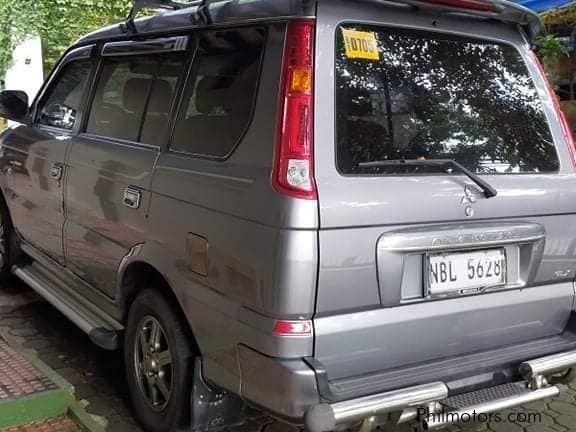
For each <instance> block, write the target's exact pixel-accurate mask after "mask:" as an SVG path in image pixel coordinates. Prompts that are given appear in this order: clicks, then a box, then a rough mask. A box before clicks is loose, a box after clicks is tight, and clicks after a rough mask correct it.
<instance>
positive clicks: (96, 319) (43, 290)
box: [12, 263, 123, 350]
mask: <svg viewBox="0 0 576 432" xmlns="http://www.w3.org/2000/svg"><path fill="white" fill-rule="evenodd" d="M46 271H47V270H44V269H43V268H41V265H40V264H36V263H33V264H28V265H26V266H24V267H17V266H15V267H14V268H13V269H12V272H13V273H14V275H15V276H17V277H18V278H19V279H21V280H22V281H23V282H25V283H26V284H28V285H29V286H30V287H31V288H32V289H33V290H34V291H36V292H37V293H38V294H40V295H41V296H42V297H43V298H44V299H45V300H46V301H48V302H49V303H51V304H52V305H53V306H54V307H55V308H56V309H58V310H59V311H60V312H61V313H62V314H63V315H64V316H66V317H67V318H68V319H69V320H70V321H72V322H73V323H74V324H76V325H77V326H78V327H79V328H80V329H81V330H82V331H84V332H85V333H86V334H87V335H88V336H89V337H90V339H91V340H92V342H93V343H94V344H96V345H98V346H100V347H101V348H103V349H106V350H115V349H117V348H118V347H119V344H120V336H119V333H120V332H121V331H122V330H123V326H122V324H120V323H119V322H118V321H116V320H115V319H113V318H112V317H110V316H108V315H106V314H105V313H104V312H102V311H101V310H99V309H97V308H95V307H94V306H93V305H92V304H90V303H88V302H87V301H85V300H84V299H82V297H81V296H79V295H77V294H75V293H74V292H72V291H71V290H69V289H67V288H66V287H64V286H60V284H59V283H57V282H56V280H55V279H54V278H51V277H47V275H45V274H44V273H46Z"/></svg>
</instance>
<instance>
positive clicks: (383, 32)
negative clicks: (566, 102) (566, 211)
mask: <svg viewBox="0 0 576 432" xmlns="http://www.w3.org/2000/svg"><path fill="white" fill-rule="evenodd" d="M336 50H337V53H336V58H337V60H336V84H337V95H336V96H337V97H336V99H337V100H336V104H337V109H336V111H337V147H338V150H337V153H338V168H339V170H340V172H342V173H343V174H373V175H385V174H416V173H423V174H426V173H433V172H435V171H438V169H439V168H438V165H436V166H428V165H426V164H418V165H416V166H415V165H410V164H408V165H406V164H404V165H403V164H402V163H401V161H402V160H423V161H424V160H429V159H452V160H455V161H457V162H459V163H460V164H462V165H464V166H465V167H466V168H468V169H469V170H471V171H473V172H475V173H481V174H498V173H501V174H505V173H546V172H555V171H557V170H558V168H559V162H558V156H557V154H556V151H555V147H554V143H553V140H552V135H551V133H550V128H549V126H548V123H547V121H546V117H545V114H544V112H543V109H542V103H541V101H540V99H539V98H538V94H537V91H536V88H535V85H534V83H533V82H532V79H531V77H530V74H529V72H528V69H527V68H526V65H525V63H524V61H523V59H522V57H521V55H520V53H519V52H518V51H517V49H516V48H514V47H512V46H510V45H507V44H499V43H494V42H489V41H482V40H477V39H467V38H462V37H454V36H451V35H443V34H438V33H432V32H419V31H412V30H410V31H404V30H396V29H394V30H393V29H384V28H382V27H375V26H368V25H365V26H364V25H356V24H355V25H353V26H352V25H350V26H343V27H341V28H340V29H339V31H338V38H337V48H336ZM394 161H400V162H399V163H398V164H396V163H395V162H394ZM378 162H381V163H380V164H378Z"/></svg>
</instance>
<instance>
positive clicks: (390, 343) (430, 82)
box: [0, 0, 576, 432]
mask: <svg viewBox="0 0 576 432" xmlns="http://www.w3.org/2000/svg"><path fill="white" fill-rule="evenodd" d="M144 7H150V8H161V9H165V10H163V11H162V12H161V13H159V14H156V15H153V16H150V15H146V16H144V17H140V18H136V17H135V15H136V13H137V12H138V11H139V10H140V9H142V8H144ZM540 30H541V24H540V21H539V19H538V17H537V16H536V15H535V14H533V13H532V12H530V11H529V10H527V9H525V8H523V7H522V6H518V5H517V4H514V3H511V2H508V1H505V0H249V1H244V0H212V1H208V0H199V1H194V2H189V3H176V2H173V1H168V0H154V1H152V0H146V1H143V0H136V1H135V4H134V10H133V13H132V14H131V16H130V17H129V19H128V20H127V21H126V22H124V23H121V24H119V25H115V26H112V27H108V28H105V29H102V30H99V31H96V32H95V33H92V34H89V35H87V36H85V37H83V38H82V39H81V40H79V41H78V42H77V43H76V44H75V45H74V46H72V47H71V48H70V49H69V50H68V51H67V52H66V53H65V54H64V56H63V58H62V60H61V61H60V62H59V63H58V65H57V66H56V68H55V70H54V71H53V72H52V74H51V75H50V76H49V78H48V80H47V82H46V84H45V85H44V87H43V88H42V90H41V91H40V92H39V94H38V96H37V97H36V98H35V100H34V101H31V102H30V103H29V101H28V98H27V96H26V94H25V93H23V92H20V91H16V90H6V91H4V92H2V93H0V113H1V115H2V116H3V117H5V118H7V119H9V120H10V126H9V128H8V129H7V130H5V131H4V132H3V133H2V135H1V136H0V191H1V197H0V220H1V222H0V228H1V229H0V252H1V253H0V256H1V260H0V267H1V268H0V270H1V275H2V276H5V277H6V276H9V275H15V276H16V277H18V278H20V279H22V280H23V281H24V282H26V283H27V284H28V285H30V286H31V287H32V288H33V289H34V290H36V291H37V292H38V293H40V295H42V296H43V297H44V298H46V300H47V301H48V302H50V303H52V304H53V305H54V306H55V307H56V308H57V309H58V310H60V311H61V312H62V314H63V315H65V316H66V317H67V318H69V319H70V320H71V321H73V322H74V323H75V324H76V325H77V326H78V327H80V328H81V329H82V330H83V331H85V332H86V334H87V335H88V336H89V337H90V339H91V340H92V341H93V342H94V343H95V344H97V345H99V346H100V347H102V348H104V349H109V350H116V349H121V350H123V353H124V359H125V369H126V377H127V382H128V385H129V393H130V399H131V403H132V406H133V409H134V412H135V414H136V416H137V418H138V420H139V421H140V423H141V424H142V426H143V427H144V429H145V430H146V431H149V432H172V431H178V430H183V429H187V430H194V431H200V430H210V429H217V428H223V427H227V426H231V425H235V424H238V423H240V422H241V421H242V418H243V416H244V413H245V409H246V408H247V407H256V408H257V409H260V410H263V411H264V412H266V413H268V414H270V415H272V416H273V417H275V418H277V419H279V420H281V421H285V422H287V423H290V424H293V425H296V426H297V427H303V428H306V430H307V431H309V432H328V431H332V430H343V429H353V428H359V427H363V428H364V429H363V430H369V429H370V428H372V427H376V426H381V427H389V428H393V427H396V425H397V424H399V423H409V422H411V423H412V424H413V425H415V427H417V428H419V429H420V430H436V429H441V428H443V427H446V426H448V425H450V424H451V423H454V422H457V421H458V419H459V418H461V417H462V415H464V414H471V413H482V414H487V413H492V412H497V411H499V410H502V409H505V408H510V407H514V406H517V405H520V404H524V403H527V402H530V401H536V400H540V399H544V398H550V397H554V396H557V395H558V394H559V393H560V392H561V391H562V386H563V385H564V384H565V383H566V382H569V381H570V379H571V377H572V375H573V374H572V370H573V369H574V368H575V367H576V310H575V303H574V297H575V291H574V287H575V279H576V151H575V147H574V143H573V141H572V137H571V131H570V128H569V127H568V125H567V123H566V120H565V118H564V116H563V115H562V113H561V111H560V109H559V104H558V101H557V100H556V98H555V96H554V93H553V91H552V90H551V88H550V86H549V84H548V83H547V80H546V77H545V74H544V72H543V69H542V66H541V65H540V63H539V61H538V59H537V57H536V56H535V54H534V53H533V51H532V49H531V43H532V40H533V38H534V37H535V36H536V35H537V34H538V33H539V32H540ZM119 367H120V365H119ZM437 413H444V414H445V415H436V414H437Z"/></svg>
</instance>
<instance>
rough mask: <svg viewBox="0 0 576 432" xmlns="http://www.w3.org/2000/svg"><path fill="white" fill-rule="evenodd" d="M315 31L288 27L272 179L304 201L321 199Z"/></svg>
mask: <svg viewBox="0 0 576 432" xmlns="http://www.w3.org/2000/svg"><path fill="white" fill-rule="evenodd" d="M315 30H316V24H315V22H314V21H312V20H296V21H292V22H290V23H289V24H288V30H287V36H286V46H285V51H284V64H283V71H282V84H281V86H282V87H281V95H280V110H279V118H278V137H277V143H276V154H275V163H274V171H273V178H272V184H273V186H274V188H275V189H276V190H277V191H278V192H280V193H282V194H284V195H287V196H290V197H293V198H302V199H316V198H317V192H316V183H315V181H314V157H313V131H314V128H313V124H314V118H313V117H314V40H315V37H314V36H315Z"/></svg>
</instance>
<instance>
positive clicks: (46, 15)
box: [0, 0, 131, 77]
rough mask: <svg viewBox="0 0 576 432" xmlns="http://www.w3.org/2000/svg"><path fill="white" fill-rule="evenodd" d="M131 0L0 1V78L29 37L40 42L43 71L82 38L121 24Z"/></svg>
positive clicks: (49, 67) (128, 9) (50, 67)
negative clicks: (112, 25)
mask: <svg viewBox="0 0 576 432" xmlns="http://www.w3.org/2000/svg"><path fill="white" fill-rule="evenodd" d="M130 7H131V1H130V0H0V76H2V77H3V76H4V74H5V73H6V70H7V69H8V68H9V67H10V64H11V61H12V52H13V50H14V48H15V46H16V45H17V44H18V43H19V42H21V41H22V39H23V38H25V37H26V36H29V35H33V34H37V35H39V36H40V37H41V38H42V44H43V49H44V69H45V70H46V71H48V70H50V69H52V67H53V66H54V64H55V63H56V62H57V61H58V59H59V58H60V56H61V55H62V53H63V52H64V51H65V50H66V49H67V48H68V47H69V46H70V45H71V44H72V43H73V42H74V41H76V40H77V39H78V38H80V37H81V36H82V35H84V34H86V33H89V32H91V31H94V30H96V29H98V28H100V27H103V26H106V25H111V24H114V23H118V22H120V21H122V20H123V19H124V18H125V17H126V16H127V15H128V13H129V11H130Z"/></svg>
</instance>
